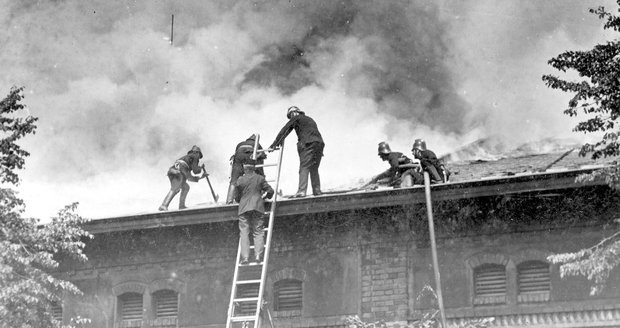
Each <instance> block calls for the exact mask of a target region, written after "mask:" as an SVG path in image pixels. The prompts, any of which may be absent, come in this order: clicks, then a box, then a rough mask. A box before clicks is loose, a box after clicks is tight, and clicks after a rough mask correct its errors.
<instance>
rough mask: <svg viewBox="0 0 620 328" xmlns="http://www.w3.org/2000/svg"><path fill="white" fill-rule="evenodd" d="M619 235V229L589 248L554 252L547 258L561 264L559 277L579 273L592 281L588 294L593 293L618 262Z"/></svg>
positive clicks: (596, 292) (598, 288) (619, 250)
mask: <svg viewBox="0 0 620 328" xmlns="http://www.w3.org/2000/svg"><path fill="white" fill-rule="evenodd" d="M617 221H620V220H617ZM619 237H620V231H617V232H616V233H614V234H613V235H611V236H609V237H607V238H605V239H603V240H601V241H600V242H599V243H598V244H596V245H594V246H592V247H590V248H585V249H582V250H580V251H578V252H574V253H562V254H554V255H551V256H549V258H548V260H549V261H550V262H551V263H555V264H561V266H560V276H561V277H565V276H577V275H581V276H585V277H586V278H588V280H590V281H592V282H593V285H592V287H591V288H590V294H592V295H595V294H598V293H600V292H601V291H602V290H603V288H604V287H605V282H606V281H607V279H608V278H609V274H610V273H611V270H613V269H614V268H615V267H616V266H618V264H620V256H618V255H619V254H620V241H619Z"/></svg>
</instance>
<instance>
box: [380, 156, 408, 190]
mask: <svg viewBox="0 0 620 328" xmlns="http://www.w3.org/2000/svg"><path fill="white" fill-rule="evenodd" d="M387 162H388V163H389V164H390V168H389V169H387V170H386V171H385V172H383V173H381V174H379V175H377V176H376V177H375V178H374V179H373V182H376V181H378V180H381V179H385V178H390V183H394V182H399V179H400V177H401V175H402V174H403V173H404V172H406V171H407V170H410V169H411V167H402V166H401V165H404V164H412V163H413V161H412V160H411V159H410V158H409V157H407V156H405V155H403V153H401V152H397V151H393V152H391V153H389V154H388V155H387Z"/></svg>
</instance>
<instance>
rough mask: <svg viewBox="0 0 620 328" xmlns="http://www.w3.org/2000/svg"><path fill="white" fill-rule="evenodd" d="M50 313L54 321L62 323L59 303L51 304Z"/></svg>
mask: <svg viewBox="0 0 620 328" xmlns="http://www.w3.org/2000/svg"><path fill="white" fill-rule="evenodd" d="M51 313H52V318H53V319H54V320H56V321H58V322H62V305H61V304H60V303H58V302H53V303H52V308H51Z"/></svg>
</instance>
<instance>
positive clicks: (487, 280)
mask: <svg viewBox="0 0 620 328" xmlns="http://www.w3.org/2000/svg"><path fill="white" fill-rule="evenodd" d="M501 303H506V266H504V265H501V264H494V263H493V264H491V263H485V264H482V265H479V266H477V267H475V268H474V304H501Z"/></svg>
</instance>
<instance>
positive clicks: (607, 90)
mask: <svg viewBox="0 0 620 328" xmlns="http://www.w3.org/2000/svg"><path fill="white" fill-rule="evenodd" d="M618 5H620V0H618ZM590 12H591V13H593V14H595V15H597V16H598V18H599V19H601V20H604V21H605V24H604V25H603V29H605V30H611V31H614V32H620V16H616V15H614V14H612V13H611V12H609V11H607V10H606V9H605V8H604V7H602V6H601V7H598V8H596V9H590ZM549 64H550V65H551V66H552V67H554V68H555V69H557V70H559V71H562V72H567V71H569V70H574V71H575V72H577V73H578V74H579V77H580V78H581V80H580V81H566V80H563V79H561V78H559V77H556V76H553V75H544V76H543V81H545V83H546V84H547V86H548V87H551V88H553V89H559V90H562V91H564V92H570V93H572V94H574V96H573V98H572V99H571V100H570V101H569V102H568V108H567V109H566V110H564V113H565V114H567V115H569V116H571V117H572V116H577V115H578V114H580V113H582V114H583V115H585V116H586V118H587V119H586V120H585V121H582V122H579V123H578V124H577V125H576V126H575V128H574V129H573V130H574V131H576V132H584V133H597V134H602V137H601V139H600V140H599V141H597V142H596V143H594V144H589V143H586V144H585V145H583V146H582V148H581V151H580V153H579V154H580V155H581V156H585V155H587V154H591V155H592V158H593V159H597V158H600V157H609V156H611V157H615V156H619V155H620V140H619V138H620V127H619V125H618V123H619V122H618V118H619V117H620V39H618V38H615V39H614V40H611V41H608V42H606V43H605V44H598V45H596V46H594V48H592V49H590V50H586V51H566V52H564V53H562V54H560V55H558V56H557V57H555V58H552V59H551V60H549ZM594 179H604V180H605V181H606V182H607V184H608V185H609V186H610V187H611V188H613V189H615V190H620V162H618V161H616V162H615V164H614V165H612V166H610V167H607V168H603V169H601V170H597V171H595V172H593V173H591V174H586V175H583V176H581V177H579V178H578V182H579V181H590V180H594ZM619 233H620V232H617V233H615V234H613V235H612V236H611V237H609V238H606V239H603V240H602V241H601V242H600V243H598V244H597V245H594V246H592V247H590V248H587V249H582V250H580V251H578V252H576V253H564V254H557V255H553V256H550V257H549V260H550V261H551V262H553V263H557V264H561V266H560V272H561V275H562V276H570V275H583V276H586V277H587V278H588V280H590V281H592V282H593V286H592V289H591V293H592V294H596V293H599V292H601V290H602V287H603V286H604V284H605V282H606V281H607V279H608V277H609V274H610V272H611V270H613V269H614V268H615V267H616V266H617V265H618V264H619V263H620V252H619V251H620V240H618V238H617V237H618V234H619Z"/></svg>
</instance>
